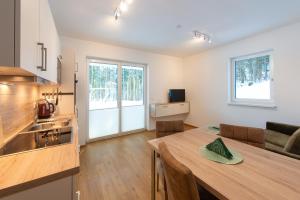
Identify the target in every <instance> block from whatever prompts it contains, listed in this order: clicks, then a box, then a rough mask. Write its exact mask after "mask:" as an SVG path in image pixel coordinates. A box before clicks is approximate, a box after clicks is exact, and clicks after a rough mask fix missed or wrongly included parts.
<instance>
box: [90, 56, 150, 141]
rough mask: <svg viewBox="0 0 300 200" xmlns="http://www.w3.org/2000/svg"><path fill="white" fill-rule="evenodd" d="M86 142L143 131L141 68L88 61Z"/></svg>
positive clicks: (143, 69) (138, 66)
mask: <svg viewBox="0 0 300 200" xmlns="http://www.w3.org/2000/svg"><path fill="white" fill-rule="evenodd" d="M88 68H89V136H88V138H89V141H92V140H97V139H101V138H108V137H112V136H115V135H120V134H123V133H128V132H134V131H137V130H141V129H144V128H145V103H144V102H145V101H144V99H145V95H144V92H145V89H144V88H145V83H144V82H145V80H144V77H145V67H144V66H141V65H136V64H122V63H118V62H108V61H100V60H89V62H88Z"/></svg>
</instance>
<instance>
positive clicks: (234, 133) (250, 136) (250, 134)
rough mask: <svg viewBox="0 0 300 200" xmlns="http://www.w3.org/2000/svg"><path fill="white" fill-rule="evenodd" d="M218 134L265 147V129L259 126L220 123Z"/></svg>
mask: <svg viewBox="0 0 300 200" xmlns="http://www.w3.org/2000/svg"><path fill="white" fill-rule="evenodd" d="M220 134H221V136H223V137H227V138H231V139H235V140H239V141H241V142H244V143H247V144H250V145H253V146H256V147H260V148H264V147H265V131H264V129H261V128H252V127H245V126H234V125H228V124H220Z"/></svg>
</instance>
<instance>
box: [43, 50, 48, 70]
mask: <svg viewBox="0 0 300 200" xmlns="http://www.w3.org/2000/svg"><path fill="white" fill-rule="evenodd" d="M44 51H45V68H44V69H42V71H47V67H48V66H47V65H48V63H47V59H48V58H47V57H48V55H47V54H48V53H47V48H44Z"/></svg>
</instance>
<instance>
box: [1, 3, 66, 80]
mask: <svg viewBox="0 0 300 200" xmlns="http://www.w3.org/2000/svg"><path fill="white" fill-rule="evenodd" d="M0 25H1V29H2V31H1V32H2V33H1V37H0V42H1V45H0V66H4V67H8V66H10V67H19V68H21V69H24V70H26V71H29V72H31V73H33V74H36V75H38V76H40V77H42V78H44V79H47V80H50V81H52V82H57V57H58V56H59V55H60V44H59V37H58V34H57V30H56V27H55V23H54V19H53V16H52V13H51V9H50V6H49V4H48V0H1V1H0Z"/></svg>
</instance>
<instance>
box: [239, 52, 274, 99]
mask: <svg viewBox="0 0 300 200" xmlns="http://www.w3.org/2000/svg"><path fill="white" fill-rule="evenodd" d="M234 63H235V98H236V99H255V100H269V99H271V77H270V56H269V55H266V56H260V57H254V58H248V59H242V60H237V61H235V62H234Z"/></svg>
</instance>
